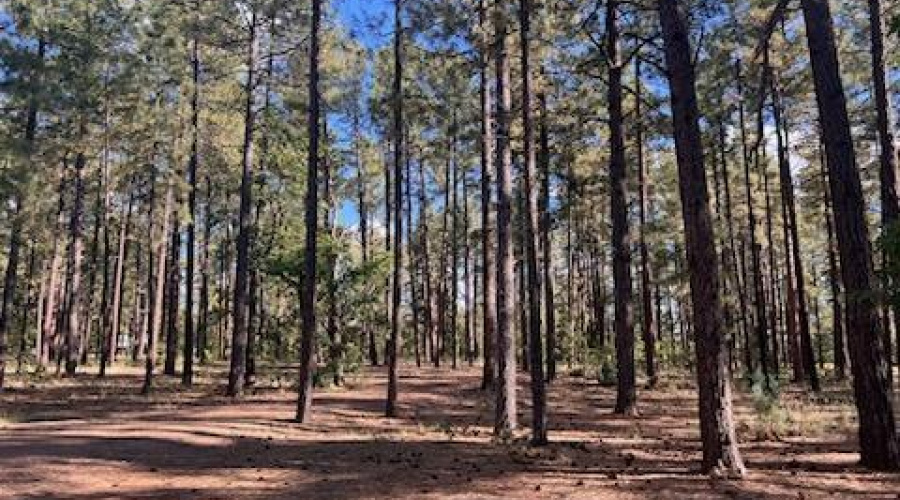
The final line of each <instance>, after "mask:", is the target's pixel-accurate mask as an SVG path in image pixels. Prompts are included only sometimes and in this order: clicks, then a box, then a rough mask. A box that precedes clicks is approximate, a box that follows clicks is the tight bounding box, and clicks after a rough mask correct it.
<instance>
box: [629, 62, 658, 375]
mask: <svg viewBox="0 0 900 500" xmlns="http://www.w3.org/2000/svg"><path fill="white" fill-rule="evenodd" d="M634 81H635V89H636V96H635V100H634V103H635V125H636V127H635V147H636V149H637V160H638V197H639V200H638V212H639V215H640V241H639V242H638V245H639V247H640V252H641V303H642V315H641V320H642V321H641V330H642V331H641V334H642V338H643V341H644V365H645V367H646V368H645V369H646V372H647V384H648V385H649V386H650V387H655V386H656V382H657V376H656V335H654V332H653V297H652V295H651V294H652V291H651V290H652V285H651V277H650V276H651V269H650V250H649V248H648V245H647V232H648V230H649V227H648V223H647V215H648V214H647V212H648V211H649V210H648V206H647V204H648V203H649V198H650V196H649V189H650V182H649V180H648V179H647V165H646V163H645V162H644V121H643V120H644V117H643V110H642V107H641V99H642V96H641V60H640V57H638V58H636V59H635V62H634Z"/></svg>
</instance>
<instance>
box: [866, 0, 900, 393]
mask: <svg viewBox="0 0 900 500" xmlns="http://www.w3.org/2000/svg"><path fill="white" fill-rule="evenodd" d="M869 24H870V32H871V38H872V47H871V52H872V82H873V84H874V88H875V111H876V114H877V115H876V116H877V120H876V128H877V129H878V149H879V162H878V165H879V169H878V179H879V181H880V184H881V230H882V231H888V230H890V229H891V227H892V226H894V225H896V223H897V220H898V219H900V198H898V195H897V167H898V165H897V164H898V162H900V160H898V153H900V151H898V149H897V145H896V143H895V142H894V140H895V138H894V131H895V126H896V124H895V121H894V116H893V107H892V106H891V102H890V98H889V97H888V92H887V82H886V78H885V62H884V26H883V25H884V22H883V20H882V2H881V0H869ZM895 230H897V229H896V228H895ZM884 258H885V260H886V259H888V258H889V256H888V255H885V256H884ZM886 264H887V262H886ZM894 286H896V284H894ZM893 309H894V326H895V328H894V329H895V330H896V331H897V338H898V339H900V308H898V307H896V306H895V307H894V308H893ZM886 317H887V315H886ZM887 326H888V325H885V329H884V351H885V359H886V360H887V364H888V373H887V374H888V381H891V378H892V377H893V369H892V368H891V357H892V352H891V333H890V331H891V329H890V328H888V327H887ZM897 349H898V350H897V362H898V363H900V340H898V341H897Z"/></svg>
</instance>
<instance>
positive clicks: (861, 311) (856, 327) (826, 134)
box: [801, 0, 900, 470]
mask: <svg viewBox="0 0 900 500" xmlns="http://www.w3.org/2000/svg"><path fill="white" fill-rule="evenodd" d="M801 5H802V8H803V17H804V20H805V22H806V37H807V42H808V44H809V52H810V61H811V64H812V71H813V82H814V84H815V89H816V102H817V104H818V107H819V122H820V124H821V126H822V139H823V142H824V143H825V155H826V159H827V161H828V178H829V184H830V186H831V199H832V201H833V203H834V218H835V226H836V233H837V244H838V251H839V254H840V259H841V261H840V262H841V274H842V275H843V281H844V286H845V287H846V298H847V331H848V332H852V335H850V336H849V338H848V340H849V347H850V360H851V370H852V372H853V390H854V394H855V396H856V408H857V413H858V415H859V444H860V454H861V463H862V465H864V466H866V467H869V468H872V469H878V470H896V469H900V442H898V439H897V427H896V422H895V419H894V411H893V408H892V407H891V399H890V384H889V382H888V376H887V369H888V367H887V366H886V363H885V359H886V358H885V353H884V345H883V342H882V340H883V339H882V325H881V318H880V317H879V313H878V306H877V304H876V303H875V302H874V300H873V299H872V297H871V291H872V290H873V288H874V286H875V276H874V267H873V263H872V249H871V247H870V243H869V234H868V230H867V227H866V219H865V199H864V197H863V192H862V184H861V182H860V177H859V170H858V168H857V165H856V153H855V151H854V147H853V137H852V135H851V131H850V119H849V116H848V113H847V102H846V97H845V95H844V89H843V84H842V82H841V75H840V68H839V62H838V57H837V46H836V41H835V34H834V26H833V20H832V17H831V8H830V6H829V5H828V1H827V0H802V2H801Z"/></svg>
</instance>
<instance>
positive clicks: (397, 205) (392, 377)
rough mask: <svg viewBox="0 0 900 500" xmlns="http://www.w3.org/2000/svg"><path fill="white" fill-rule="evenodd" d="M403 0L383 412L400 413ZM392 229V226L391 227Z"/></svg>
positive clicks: (397, 3) (397, 8) (397, 26)
mask: <svg viewBox="0 0 900 500" xmlns="http://www.w3.org/2000/svg"><path fill="white" fill-rule="evenodd" d="M401 12H402V8H401V0H394V83H393V105H394V117H393V118H394V120H393V126H394V133H393V136H394V179H393V180H394V192H393V195H394V207H393V208H394V273H393V279H392V280H391V338H390V343H389V346H388V347H389V349H388V353H387V362H388V388H387V400H386V401H385V407H384V414H385V416H386V417H395V416H396V415H397V383H398V375H397V365H398V364H399V363H400V359H399V358H400V355H401V353H402V349H401V346H400V339H401V335H400V320H401V318H400V299H401V297H400V294H401V287H400V280H401V273H402V266H403V218H402V214H403V54H402V48H403V23H402V20H401V18H400V15H401ZM388 231H390V228H388Z"/></svg>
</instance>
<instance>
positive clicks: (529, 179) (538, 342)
mask: <svg viewBox="0 0 900 500" xmlns="http://www.w3.org/2000/svg"><path fill="white" fill-rule="evenodd" d="M519 28H520V35H521V45H520V48H521V51H522V129H523V139H522V143H523V144H522V148H523V155H524V157H525V158H524V159H525V170H524V173H523V175H524V179H523V181H524V182H523V188H524V193H522V196H523V197H524V198H525V204H524V205H525V213H524V214H523V216H524V218H525V238H524V239H525V241H524V243H525V245H524V246H525V266H526V268H527V271H528V273H527V274H528V321H529V326H528V333H529V335H528V358H529V368H530V371H531V444H533V445H544V444H546V443H547V394H546V387H545V385H544V345H543V342H542V339H541V337H542V332H541V294H540V291H541V274H540V272H539V270H538V260H539V259H540V256H539V255H538V247H539V243H538V230H539V228H540V222H539V217H538V186H537V183H536V175H537V174H536V171H537V168H536V163H537V159H536V156H535V149H534V130H533V129H534V121H533V119H532V114H533V109H532V108H533V103H532V96H531V66H530V63H531V54H530V51H531V38H530V37H531V1H530V0H521V3H520V4H519Z"/></svg>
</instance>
